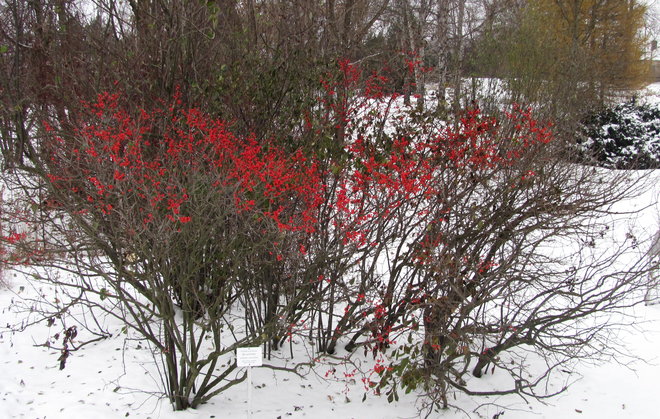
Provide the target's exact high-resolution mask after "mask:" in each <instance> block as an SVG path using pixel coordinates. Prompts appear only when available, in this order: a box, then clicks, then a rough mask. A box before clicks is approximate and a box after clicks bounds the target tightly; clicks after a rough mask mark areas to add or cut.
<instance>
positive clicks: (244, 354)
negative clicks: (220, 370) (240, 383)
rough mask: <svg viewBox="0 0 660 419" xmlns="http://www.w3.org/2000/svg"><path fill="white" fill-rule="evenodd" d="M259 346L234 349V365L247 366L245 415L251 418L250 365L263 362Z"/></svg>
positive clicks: (257, 364) (254, 365)
mask: <svg viewBox="0 0 660 419" xmlns="http://www.w3.org/2000/svg"><path fill="white" fill-rule="evenodd" d="M261 354H262V352H261V347H260V346H255V347H248V348H237V349H236V366H237V367H239V368H240V367H247V385H248V389H247V417H248V419H251V418H252V367H260V366H261V365H262V364H263V358H262V356H261Z"/></svg>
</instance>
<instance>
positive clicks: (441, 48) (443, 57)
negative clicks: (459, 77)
mask: <svg viewBox="0 0 660 419" xmlns="http://www.w3.org/2000/svg"><path fill="white" fill-rule="evenodd" d="M450 1H451V0H438V11H437V13H438V15H437V20H436V21H437V26H436V38H437V39H436V44H437V48H438V64H437V69H436V71H437V74H438V91H437V97H438V106H439V107H444V106H445V105H446V93H447V92H446V88H447V74H448V69H449V62H448V60H449V36H448V34H449V2H450Z"/></svg>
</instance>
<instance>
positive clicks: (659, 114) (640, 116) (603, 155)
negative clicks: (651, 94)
mask: <svg viewBox="0 0 660 419" xmlns="http://www.w3.org/2000/svg"><path fill="white" fill-rule="evenodd" d="M578 149H579V151H580V155H581V157H582V158H583V159H585V160H587V161H590V162H594V163H595V164H597V165H601V166H604V167H609V168H617V169H656V168H659V167H660V108H658V106H657V105H655V106H654V105H649V104H638V103H636V102H635V100H632V101H629V102H626V103H622V104H618V105H616V106H613V107H608V108H604V109H602V110H600V111H598V112H595V113H593V114H591V115H589V116H588V117H587V118H586V119H585V121H584V123H583V124H582V127H581V130H580V132H579V134H578Z"/></svg>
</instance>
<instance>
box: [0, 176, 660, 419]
mask: <svg viewBox="0 0 660 419" xmlns="http://www.w3.org/2000/svg"><path fill="white" fill-rule="evenodd" d="M652 175H653V177H654V178H656V179H657V180H660V171H656V172H655V173H653V174H652ZM654 184H655V186H653V188H652V189H650V190H648V191H647V193H645V194H644V195H642V196H640V197H638V198H637V199H635V200H634V201H630V202H627V203H625V206H626V207H627V208H631V209H633V208H638V209H639V208H642V207H645V206H647V205H651V206H650V207H649V208H647V209H646V210H645V211H644V212H643V213H642V214H641V215H640V216H639V217H638V218H637V219H635V220H630V221H629V223H632V224H634V225H635V226H636V228H637V230H638V231H639V232H640V233H642V234H643V233H644V232H647V233H649V234H652V231H653V229H657V226H658V214H660V206H658V202H657V201H658V195H659V194H660V183H659V182H654ZM4 275H5V281H6V282H7V283H8V286H9V287H8V288H3V289H2V290H0V307H1V312H0V325H1V327H0V418H30V419H33V418H35V419H36V418H48V419H55V418H63V419H64V418H67V419H70V418H95V419H106V418H118V417H134V418H152V419H156V418H162V419H169V418H213V417H215V418H242V417H246V407H247V403H246V401H247V383H242V384H240V385H238V386H235V387H233V388H231V389H230V390H228V391H226V392H225V393H224V394H222V395H221V396H218V397H216V398H214V399H213V400H212V401H211V402H210V403H208V404H206V405H204V406H202V407H201V408H199V409H197V410H190V411H186V412H176V413H175V412H172V411H171V408H170V406H169V404H168V402H167V401H166V400H163V399H159V394H157V393H155V392H157V391H158V389H159V388H160V381H159V379H158V377H157V374H156V371H155V367H154V366H153V365H154V362H153V359H152V357H151V352H150V351H149V348H148V347H146V346H145V345H144V343H143V342H141V341H139V340H132V339H130V338H128V337H127V336H126V335H125V334H123V333H122V331H121V325H120V324H114V325H112V324H110V326H109V328H110V331H111V332H112V333H113V337H112V338H109V339H106V340H102V341H99V342H97V343H93V344H91V345H88V346H86V347H84V348H83V349H81V350H80V351H78V352H74V353H73V354H72V356H71V357H70V358H69V360H68V362H67V366H66V368H65V369H64V370H60V369H59V362H58V361H57V358H58V356H59V354H58V352H57V351H54V350H49V349H48V348H45V347H43V346H35V345H41V344H43V343H44V342H45V341H46V340H47V338H48V337H49V336H52V334H53V333H55V331H56V330H55V327H56V326H57V324H56V325H54V326H53V330H49V328H48V326H47V325H46V324H44V323H40V324H38V325H36V326H33V327H30V328H28V329H26V331H24V332H21V333H14V332H11V331H8V329H7V327H8V326H10V325H15V324H20V323H21V319H22V318H23V316H24V315H25V314H21V315H17V314H15V313H13V312H11V311H10V310H9V306H11V305H12V301H16V300H18V299H20V298H21V297H22V296H23V295H25V294H28V293H30V292H35V291H36V290H31V289H30V284H29V281H28V279H27V278H24V277H22V276H21V275H19V274H14V273H12V272H11V271H10V272H5V273H4ZM46 291H47V290H46ZM634 314H635V315H636V316H637V318H638V321H637V327H636V328H630V329H624V330H621V333H620V335H619V336H618V339H620V340H621V342H622V343H623V344H625V347H624V346H622V347H621V352H622V355H621V357H620V358H619V359H616V360H612V361H611V362H609V363H606V364H604V365H586V364H582V365H580V366H579V367H578V368H576V370H575V371H573V372H572V373H571V374H569V375H568V379H569V380H571V381H575V382H574V384H573V385H572V386H571V387H570V388H569V389H568V391H567V392H565V393H564V394H562V395H560V396H558V397H556V398H554V399H550V400H548V402H547V403H548V404H547V405H544V404H541V403H539V402H537V401H531V400H530V403H529V404H528V403H526V402H525V401H524V400H522V399H521V398H519V397H516V396H506V397H499V398H496V397H491V398H482V399H477V400H474V399H470V398H468V397H466V396H463V395H457V399H455V400H453V401H452V402H453V403H454V404H455V405H456V406H459V407H460V408H462V409H465V412H469V413H471V414H472V415H473V417H479V416H478V414H475V413H473V410H474V409H475V408H476V407H477V406H478V404H477V403H485V405H483V406H482V407H481V408H480V409H478V410H477V412H478V413H479V414H481V415H482V416H481V417H487V418H492V417H493V415H495V414H496V413H498V412H501V411H504V408H505V407H506V408H508V409H509V410H506V413H505V414H504V415H502V417H504V418H507V419H514V418H520V419H522V418H530V417H533V418H548V419H550V418H553V419H554V418H569V417H576V418H577V417H579V418H594V419H595V418H598V419H604V418H652V417H657V413H658V411H657V406H656V402H657V397H658V396H659V395H660V387H659V386H658V384H657V381H658V377H659V376H660V356H659V355H660V351H659V350H658V348H660V305H648V306H643V305H640V306H638V308H637V311H636V312H635V313H634ZM83 337H85V336H84V332H79V339H82V338H83ZM87 338H89V336H87ZM306 349H308V348H305V345H304V344H303V342H301V341H295V342H294V344H293V350H294V353H300V354H301V356H302V355H303V352H304V351H305V350H306ZM285 352H287V353H288V352H289V348H287V347H285ZM338 355H339V356H341V355H342V353H341V352H340V353H339V354H338ZM360 355H361V354H360ZM631 357H638V358H641V359H645V360H646V361H648V362H642V361H641V360H640V361H637V362H632V363H630V362H631V360H632V359H631ZM355 362H356V365H351V364H347V363H344V362H342V361H340V360H336V361H333V360H328V361H326V362H324V363H320V364H319V365H317V366H316V368H315V371H309V372H308V371H305V377H304V378H303V379H300V378H299V377H297V376H295V375H292V374H289V373H284V372H275V371H272V370H269V369H266V368H254V370H253V393H252V394H253V409H254V412H253V417H254V418H255V419H261V418H270V419H276V418H278V417H281V418H289V417H290V418H301V417H312V418H319V419H320V418H332V419H339V418H356V419H357V418H415V417H418V416H419V414H418V413H417V409H418V407H419V406H418V405H417V400H416V397H415V395H414V394H410V395H402V397H401V399H400V400H399V402H396V403H393V404H388V403H387V401H386V399H385V397H377V396H375V395H373V394H370V395H368V397H367V399H366V400H365V401H364V402H362V401H361V400H362V397H363V395H364V392H365V391H364V387H363V385H362V382H361V379H360V378H361V377H362V375H360V373H359V371H357V373H356V371H354V370H355V367H356V366H357V367H359V366H360V362H363V363H364V365H365V366H366V365H368V364H370V362H373V361H371V360H370V356H368V357H362V356H358V357H357V358H356V359H355ZM331 363H335V364H337V365H334V366H333V365H330V364H331ZM622 363H625V364H627V365H624V364H622ZM333 368H334V370H335V371H334V372H330V373H329V371H330V370H332V369H333ZM362 369H363V370H365V371H366V370H367V368H362ZM344 373H346V374H347V375H348V376H346V375H345V374H344ZM354 373H356V374H355V375H354V376H351V375H352V374H354ZM326 375H327V377H326ZM499 378H500V377H498V372H497V370H495V372H494V374H492V375H487V376H485V378H483V379H485V380H498V379H499ZM562 384H563V382H558V383H556V385H557V386H558V388H559V386H561V385H562ZM431 417H457V418H458V417H467V415H466V414H465V413H464V412H460V411H459V410H457V409H449V410H447V411H445V412H441V413H433V414H432V416H431Z"/></svg>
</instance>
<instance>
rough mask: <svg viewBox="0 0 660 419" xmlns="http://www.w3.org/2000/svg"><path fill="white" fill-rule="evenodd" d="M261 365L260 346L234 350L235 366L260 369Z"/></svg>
mask: <svg viewBox="0 0 660 419" xmlns="http://www.w3.org/2000/svg"><path fill="white" fill-rule="evenodd" d="M262 364H263V358H262V355H261V347H260V346H256V347H249V348H237V349H236V366H238V367H260V366H261V365H262Z"/></svg>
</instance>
